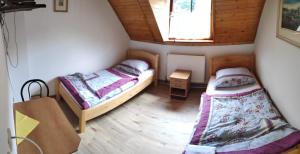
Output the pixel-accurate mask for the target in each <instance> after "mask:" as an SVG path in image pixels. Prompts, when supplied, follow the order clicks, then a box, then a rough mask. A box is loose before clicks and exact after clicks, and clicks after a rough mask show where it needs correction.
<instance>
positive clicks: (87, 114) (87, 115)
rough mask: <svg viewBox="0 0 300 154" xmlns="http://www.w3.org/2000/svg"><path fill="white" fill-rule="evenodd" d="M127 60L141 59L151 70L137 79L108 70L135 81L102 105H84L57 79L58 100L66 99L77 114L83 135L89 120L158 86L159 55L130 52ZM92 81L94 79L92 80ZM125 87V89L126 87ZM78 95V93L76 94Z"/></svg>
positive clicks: (138, 51) (72, 90) (71, 90)
mask: <svg viewBox="0 0 300 154" xmlns="http://www.w3.org/2000/svg"><path fill="white" fill-rule="evenodd" d="M127 59H139V60H143V61H146V62H147V63H148V64H149V66H150V69H149V70H147V71H145V72H143V73H142V74H141V75H139V76H138V77H137V78H133V77H132V76H131V75H130V74H121V75H120V73H118V72H114V71H113V70H109V69H108V70H107V71H106V72H105V73H113V74H116V76H124V75H125V76H126V77H132V78H130V79H134V80H132V82H131V81H128V84H126V85H130V87H129V88H126V89H125V90H123V91H122V87H120V89H121V92H120V93H119V94H117V95H115V96H113V97H111V98H108V99H107V100H104V101H101V103H94V104H92V103H86V104H85V105H82V103H81V102H79V101H80V100H79V99H78V98H77V97H76V95H74V92H76V91H74V89H70V87H69V86H68V84H65V83H66V82H64V81H63V80H61V78H59V79H57V84H56V99H57V100H58V101H59V100H60V99H61V98H63V99H64V102H66V104H67V105H68V106H69V107H70V109H71V110H72V111H73V112H74V113H75V115H76V116H77V117H78V118H79V132H80V133H83V132H84V131H85V127H86V122H87V121H88V120H91V119H93V118H96V117H98V116H100V115H102V114H105V113H106V112H109V111H111V110H112V109H114V108H116V107H118V106H119V105H121V104H123V103H125V102H126V101H128V100H129V99H130V98H132V97H134V96H135V95H137V94H138V93H139V92H141V91H142V90H143V89H145V88H146V87H147V86H149V85H150V84H152V83H153V84H154V85H155V86H156V85H157V82H158V81H157V80H158V76H159V55H158V54H155V53H151V52H147V51H141V50H128V52H127ZM91 79H92V78H91ZM126 85H124V86H123V87H125V86H126ZM75 94H76V93H75ZM86 95H88V96H89V98H90V100H92V99H93V98H95V97H93V96H91V95H90V94H89V93H88V92H87V94H86Z"/></svg>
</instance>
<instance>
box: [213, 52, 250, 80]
mask: <svg viewBox="0 0 300 154" xmlns="http://www.w3.org/2000/svg"><path fill="white" fill-rule="evenodd" d="M231 67H246V68H248V69H249V70H250V71H251V72H252V73H254V74H255V56H254V55H253V54H248V55H228V56H220V57H213V58H212V59H211V60H210V70H209V75H210V76H213V75H216V72H217V71H218V70H220V69H223V68H231Z"/></svg>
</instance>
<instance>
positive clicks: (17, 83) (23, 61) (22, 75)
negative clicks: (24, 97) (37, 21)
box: [5, 12, 29, 102]
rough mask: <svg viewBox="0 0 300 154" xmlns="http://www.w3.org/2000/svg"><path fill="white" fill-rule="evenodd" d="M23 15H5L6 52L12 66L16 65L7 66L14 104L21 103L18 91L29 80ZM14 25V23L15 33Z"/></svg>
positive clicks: (19, 13)
mask: <svg viewBox="0 0 300 154" xmlns="http://www.w3.org/2000/svg"><path fill="white" fill-rule="evenodd" d="M24 13H26V12H16V13H7V14H5V19H6V24H7V26H8V31H9V48H8V52H9V54H10V57H11V62H12V64H13V65H17V67H16V68H14V67H12V66H11V65H8V67H9V74H10V78H11V83H12V86H11V88H12V95H11V96H12V97H13V101H14V102H20V101H21V96H20V89H21V87H22V85H23V84H24V82H25V81H27V80H28V79H29V72H28V71H29V70H28V53H27V42H26V36H25V35H26V33H25V30H26V29H25V21H24ZM14 19H15V20H14ZM14 23H16V33H15V26H14ZM15 34H16V35H15ZM15 36H16V37H15ZM15 38H16V40H15ZM17 49H18V52H17ZM17 56H18V58H17Z"/></svg>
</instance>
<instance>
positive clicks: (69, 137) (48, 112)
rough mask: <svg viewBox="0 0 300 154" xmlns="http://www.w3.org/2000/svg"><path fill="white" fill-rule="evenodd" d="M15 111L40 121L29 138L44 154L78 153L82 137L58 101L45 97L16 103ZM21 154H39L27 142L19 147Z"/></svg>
mask: <svg viewBox="0 0 300 154" xmlns="http://www.w3.org/2000/svg"><path fill="white" fill-rule="evenodd" d="M14 110H18V111H19V112H21V113H23V114H25V115H27V116H29V117H31V118H34V119H36V120H38V121H39V122H40V123H39V125H38V126H37V127H36V128H35V129H34V130H33V131H32V132H31V133H30V134H29V135H28V136H27V137H28V138H30V139H32V140H33V141H35V142H36V143H37V144H38V145H39V146H40V147H41V148H42V150H43V152H44V154H58V153H59V154H69V153H72V152H75V151H77V149H78V146H79V143H80V137H79V136H78V134H77V133H76V132H75V130H74V128H73V127H72V125H71V124H70V122H69V121H68V120H67V118H66V117H65V115H64V113H63V112H62V111H61V109H60V108H59V106H58V104H57V102H56V100H54V99H52V98H49V97H44V98H40V99H36V100H30V101H27V102H22V103H15V104H14ZM18 153H19V154H38V153H39V151H38V150H37V148H36V147H35V146H33V145H32V144H31V143H29V142H27V141H23V142H21V143H20V144H19V145H18Z"/></svg>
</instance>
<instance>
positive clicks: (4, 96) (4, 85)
mask: <svg viewBox="0 0 300 154" xmlns="http://www.w3.org/2000/svg"><path fill="white" fill-rule="evenodd" d="M0 38H1V39H0V104H1V107H0V113H1V116H0V124H1V125H0V153H7V151H8V144H7V140H6V139H7V132H6V129H7V128H8V127H9V119H8V118H9V112H8V109H9V101H8V80H7V73H6V68H5V52H4V48H3V43H2V33H0Z"/></svg>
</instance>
